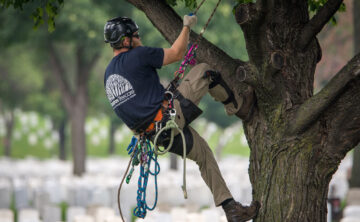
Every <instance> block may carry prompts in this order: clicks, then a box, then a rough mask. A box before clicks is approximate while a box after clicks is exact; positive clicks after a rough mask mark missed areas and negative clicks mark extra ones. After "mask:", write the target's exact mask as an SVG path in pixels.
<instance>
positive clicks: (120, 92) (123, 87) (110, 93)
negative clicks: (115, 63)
mask: <svg viewBox="0 0 360 222" xmlns="http://www.w3.org/2000/svg"><path fill="white" fill-rule="evenodd" d="M105 90H106V95H107V97H108V99H109V101H110V103H111V106H112V107H113V109H115V108H116V107H118V106H120V105H121V104H123V103H125V102H126V101H128V100H129V99H131V98H133V97H134V96H136V94H135V90H134V89H133V86H132V85H131V84H130V82H129V81H128V80H127V79H125V78H124V77H122V76H121V75H119V74H113V75H111V76H109V78H108V79H107V80H106V83H105Z"/></svg>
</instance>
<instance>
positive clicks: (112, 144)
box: [109, 120, 118, 155]
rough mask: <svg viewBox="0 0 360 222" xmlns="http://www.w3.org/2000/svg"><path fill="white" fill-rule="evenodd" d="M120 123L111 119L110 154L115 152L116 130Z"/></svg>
mask: <svg viewBox="0 0 360 222" xmlns="http://www.w3.org/2000/svg"><path fill="white" fill-rule="evenodd" d="M117 126H118V124H117V123H116V122H115V121H113V120H111V121H110V136H109V154H110V155H112V154H114V153H115V132H116V129H117Z"/></svg>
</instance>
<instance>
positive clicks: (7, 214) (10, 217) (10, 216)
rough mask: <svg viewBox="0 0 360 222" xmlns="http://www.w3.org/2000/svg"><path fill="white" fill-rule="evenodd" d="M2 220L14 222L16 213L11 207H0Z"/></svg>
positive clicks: (3, 221)
mask: <svg viewBox="0 0 360 222" xmlns="http://www.w3.org/2000/svg"><path fill="white" fill-rule="evenodd" d="M0 222H14V213H13V212H12V211H11V210H9V209H0Z"/></svg>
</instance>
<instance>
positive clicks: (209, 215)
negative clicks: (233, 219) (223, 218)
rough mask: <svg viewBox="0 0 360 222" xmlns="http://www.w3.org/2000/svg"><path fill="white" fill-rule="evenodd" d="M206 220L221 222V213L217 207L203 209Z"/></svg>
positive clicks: (202, 212)
mask: <svg viewBox="0 0 360 222" xmlns="http://www.w3.org/2000/svg"><path fill="white" fill-rule="evenodd" d="M201 214H202V216H203V218H204V221H211V222H219V221H220V213H219V210H218V209H217V208H210V209H205V210H202V211H201Z"/></svg>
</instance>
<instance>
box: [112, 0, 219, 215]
mask: <svg viewBox="0 0 360 222" xmlns="http://www.w3.org/2000/svg"><path fill="white" fill-rule="evenodd" d="M204 2H205V0H202V1H201V3H200V4H199V5H198V7H197V8H196V10H195V11H194V13H193V14H196V13H197V12H198V10H199V9H200V7H201V6H202V5H203V3H204ZM220 2H221V0H219V1H218V3H217V5H216V6H215V8H214V10H213V12H212V13H211V15H210V17H209V19H208V20H207V22H206V24H205V25H204V27H203V28H202V30H201V32H200V34H199V36H198V39H197V40H196V41H195V43H194V44H191V43H190V44H189V46H188V52H187V53H186V55H185V57H184V60H183V61H182V63H181V65H180V67H179V69H178V70H177V71H175V73H174V75H175V77H174V79H173V80H172V81H171V82H170V84H169V86H168V87H167V92H166V93H165V98H167V99H166V100H167V101H168V103H167V104H168V107H167V109H166V110H165V111H166V112H168V116H169V118H168V119H166V118H164V117H162V119H165V120H160V121H155V122H154V123H153V124H154V125H155V127H152V128H151V131H150V132H147V131H145V132H143V133H141V134H139V135H137V136H133V138H132V140H131V142H130V144H129V146H128V148H127V151H128V154H129V155H131V158H130V161H129V163H128V166H127V169H126V171H125V174H124V176H123V178H122V180H121V183H120V186H119V189H118V208H119V212H120V216H121V219H122V220H123V221H125V220H124V218H123V215H122V211H121V206H120V191H121V187H122V185H123V182H124V180H125V178H126V183H127V184H128V183H129V182H130V179H131V177H132V175H133V172H134V168H135V166H137V165H140V175H139V179H138V190H137V198H136V200H137V206H136V207H135V209H134V210H133V214H134V216H136V217H139V218H145V216H146V212H147V210H150V211H152V210H154V209H155V207H156V204H157V198H158V186H157V175H158V174H159V173H160V164H159V163H158V160H157V156H158V155H164V154H166V153H167V152H169V151H170V149H171V147H172V145H173V142H174V136H175V130H177V131H178V132H179V133H180V135H181V137H182V143H183V159H184V166H183V185H182V190H183V193H184V198H185V199H187V191H186V140H185V136H184V133H183V131H182V129H181V128H180V127H179V126H178V125H177V124H176V122H175V117H176V110H175V107H174V105H173V99H174V98H173V93H174V92H175V91H176V88H177V87H178V85H179V80H181V79H182V78H183V77H184V73H185V70H186V68H187V66H188V65H195V64H196V60H195V58H196V50H197V49H198V42H199V41H200V39H201V38H202V35H203V34H204V32H205V30H206V28H207V27H208V25H209V23H210V21H211V19H212V17H213V16H214V14H215V11H216V9H217V8H218V6H219V4H220ZM190 15H191V14H190ZM161 111H163V110H161ZM164 123H165V126H164V127H163V126H162V125H163V124H164ZM168 130H171V133H170V142H169V144H168V145H167V147H166V148H164V149H163V150H161V149H160V147H159V145H158V140H159V138H160V136H161V134H163V133H164V132H166V131H168ZM151 133H153V135H155V138H154V141H153V144H154V147H152V146H151V144H150V139H151ZM154 133H155V134H154ZM152 162H154V163H153V165H154V170H153V171H151V169H150V167H151V165H152ZM130 166H131V169H130ZM129 169H130V172H129ZM149 175H152V176H154V180H155V201H154V204H153V206H152V207H149V205H148V204H147V202H146V188H147V184H148V179H149Z"/></svg>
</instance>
